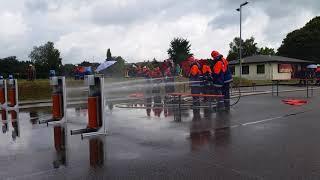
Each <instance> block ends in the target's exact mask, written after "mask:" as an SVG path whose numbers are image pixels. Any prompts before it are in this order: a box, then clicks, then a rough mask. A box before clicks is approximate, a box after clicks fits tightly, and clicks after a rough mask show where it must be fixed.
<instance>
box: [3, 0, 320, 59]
mask: <svg viewBox="0 0 320 180" xmlns="http://www.w3.org/2000/svg"><path fill="white" fill-rule="evenodd" d="M242 2H244V1H243V0H224V1H221V0H0V24H1V27H0V58H2V57H7V56H17V57H18V58H19V59H20V60H29V58H28V55H29V53H30V52H31V50H32V49H33V47H34V46H40V45H43V44H44V43H46V42H47V41H52V42H54V44H55V47H56V48H58V49H59V50H60V52H61V56H62V58H63V60H62V63H63V64H67V63H80V62H82V61H83V60H88V61H92V62H102V61H104V59H105V56H106V52H107V49H108V48H110V49H111V52H112V55H113V56H122V57H123V58H125V59H126V60H127V62H138V61H144V60H151V59H153V58H156V59H157V60H164V59H167V58H168V54H167V50H168V48H169V45H170V41H171V40H172V39H173V38H175V37H182V38H186V39H188V40H189V41H190V43H191V52H192V53H193V54H194V55H195V57H196V58H209V57H210V52H211V51H212V50H218V51H220V52H221V53H222V54H224V55H225V56H227V53H228V50H229V43H230V42H231V41H232V40H233V38H234V37H236V36H239V12H238V11H236V10H235V9H236V8H238V7H239V5H240V4H241V3H242ZM242 12H243V18H242V35H243V39H245V38H249V37H251V36H253V37H255V39H256V42H257V43H258V46H259V47H263V46H268V47H272V48H275V49H277V48H278V47H279V46H280V45H281V42H282V40H283V38H285V36H286V34H287V33H288V32H290V31H292V30H295V29H297V28H301V27H303V26H304V25H305V23H307V22H308V21H309V20H311V19H312V18H313V17H315V16H319V15H320V1H319V0H303V1H302V0H268V1H266V0H252V1H249V4H248V5H246V6H245V7H243V11H242Z"/></svg>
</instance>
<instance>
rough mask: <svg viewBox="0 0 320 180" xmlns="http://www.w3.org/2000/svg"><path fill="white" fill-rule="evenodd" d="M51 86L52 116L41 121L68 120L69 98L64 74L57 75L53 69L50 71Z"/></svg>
mask: <svg viewBox="0 0 320 180" xmlns="http://www.w3.org/2000/svg"><path fill="white" fill-rule="evenodd" d="M50 74H51V76H50V86H51V87H52V95H51V98H52V118H51V119H48V120H42V121H39V124H42V123H47V125H48V124H49V123H52V124H54V123H64V122H67V117H66V112H67V99H66V80H65V77H64V76H56V75H55V72H54V71H53V70H51V71H50Z"/></svg>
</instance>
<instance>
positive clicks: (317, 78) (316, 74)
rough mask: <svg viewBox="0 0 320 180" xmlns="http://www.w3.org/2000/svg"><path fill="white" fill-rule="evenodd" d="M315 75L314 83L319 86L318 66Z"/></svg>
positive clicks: (319, 69)
mask: <svg viewBox="0 0 320 180" xmlns="http://www.w3.org/2000/svg"><path fill="white" fill-rule="evenodd" d="M315 77H316V85H318V86H320V67H318V68H317V70H316V72H315Z"/></svg>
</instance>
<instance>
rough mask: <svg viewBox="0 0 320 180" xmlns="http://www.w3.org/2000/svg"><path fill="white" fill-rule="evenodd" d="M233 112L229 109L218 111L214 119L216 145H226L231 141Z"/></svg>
mask: <svg viewBox="0 0 320 180" xmlns="http://www.w3.org/2000/svg"><path fill="white" fill-rule="evenodd" d="M231 116H232V114H231V113H230V112H229V111H221V112H218V113H217V115H216V118H215V119H214V121H213V122H214V127H215V129H214V140H215V141H214V142H215V145H219V146H224V145H228V144H230V142H231V132H230V131H231V128H230V126H231V124H230V120H231Z"/></svg>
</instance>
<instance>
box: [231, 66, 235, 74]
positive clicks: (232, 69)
mask: <svg viewBox="0 0 320 180" xmlns="http://www.w3.org/2000/svg"><path fill="white" fill-rule="evenodd" d="M230 71H231V74H232V75H235V74H236V67H235V66H230Z"/></svg>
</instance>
